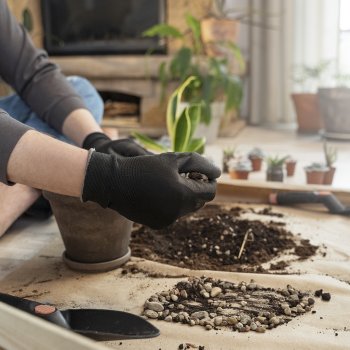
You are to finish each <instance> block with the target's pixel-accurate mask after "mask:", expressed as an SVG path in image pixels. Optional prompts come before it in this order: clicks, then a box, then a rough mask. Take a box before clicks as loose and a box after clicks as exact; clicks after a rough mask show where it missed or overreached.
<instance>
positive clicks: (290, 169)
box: [285, 160, 297, 177]
mask: <svg viewBox="0 0 350 350" xmlns="http://www.w3.org/2000/svg"><path fill="white" fill-rule="evenodd" d="M285 164H286V173H287V176H288V177H291V176H294V173H295V168H296V165H297V161H296V160H286V163H285Z"/></svg>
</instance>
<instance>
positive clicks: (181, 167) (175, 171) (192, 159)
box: [82, 150, 220, 228]
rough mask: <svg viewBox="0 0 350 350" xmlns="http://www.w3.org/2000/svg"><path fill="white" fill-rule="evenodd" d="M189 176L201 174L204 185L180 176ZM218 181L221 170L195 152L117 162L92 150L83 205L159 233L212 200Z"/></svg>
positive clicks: (111, 157) (133, 158)
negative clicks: (106, 210)
mask: <svg viewBox="0 0 350 350" xmlns="http://www.w3.org/2000/svg"><path fill="white" fill-rule="evenodd" d="M191 172H196V173H201V174H204V175H206V176H207V178H208V180H207V181H201V180H192V179H191V178H188V177H184V176H182V175H181V174H187V173H191ZM219 176H220V170H219V169H218V168H217V167H216V166H214V165H212V164H211V163H210V162H209V161H208V160H207V159H205V158H203V157H201V156H200V155H199V154H197V153H163V154H160V155H147V156H139V157H130V158H118V157H117V156H116V155H113V154H112V155H109V154H102V153H99V152H93V151H92V150H90V158H89V161H88V165H87V169H86V175H85V179H84V186H83V191H82V200H83V201H84V202H85V201H93V202H97V203H99V204H100V205H101V206H102V207H104V208H107V207H108V208H111V209H114V210H116V211H118V212H119V213H120V214H121V215H123V216H125V217H126V218H128V219H130V220H132V221H135V222H137V223H141V224H144V225H147V226H149V227H151V228H161V227H164V226H167V225H169V224H171V223H173V222H174V221H175V220H176V219H177V218H179V217H181V216H183V215H186V214H188V213H191V212H193V211H195V210H197V209H199V208H201V207H202V206H203V205H204V204H205V203H206V202H209V201H211V200H213V199H214V197H215V192H216V180H215V179H216V178H217V177H219Z"/></svg>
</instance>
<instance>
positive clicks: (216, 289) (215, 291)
mask: <svg viewBox="0 0 350 350" xmlns="http://www.w3.org/2000/svg"><path fill="white" fill-rule="evenodd" d="M221 292H222V289H221V288H219V287H214V288H213V289H212V290H211V292H210V296H211V297H212V298H215V297H216V296H218V295H219V294H220V293H221Z"/></svg>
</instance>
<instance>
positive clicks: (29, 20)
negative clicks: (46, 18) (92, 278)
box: [22, 7, 34, 33]
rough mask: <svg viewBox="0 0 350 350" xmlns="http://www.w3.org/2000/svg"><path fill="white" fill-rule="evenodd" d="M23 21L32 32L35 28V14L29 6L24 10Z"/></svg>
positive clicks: (25, 26)
mask: <svg viewBox="0 0 350 350" xmlns="http://www.w3.org/2000/svg"><path fill="white" fill-rule="evenodd" d="M22 23H23V26H24V28H25V29H27V31H28V32H29V33H30V32H32V30H33V28H34V22H33V15H32V12H31V11H30V9H29V8H28V7H26V8H25V9H24V10H23V12H22Z"/></svg>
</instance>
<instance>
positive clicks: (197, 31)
mask: <svg viewBox="0 0 350 350" xmlns="http://www.w3.org/2000/svg"><path fill="white" fill-rule="evenodd" d="M186 23H187V25H188V26H189V27H190V29H191V31H192V34H193V39H194V45H195V52H196V53H197V54H198V53H200V52H201V51H202V42H201V23H200V22H199V20H198V19H197V18H195V17H193V16H192V15H190V14H189V13H187V14H186Z"/></svg>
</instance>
